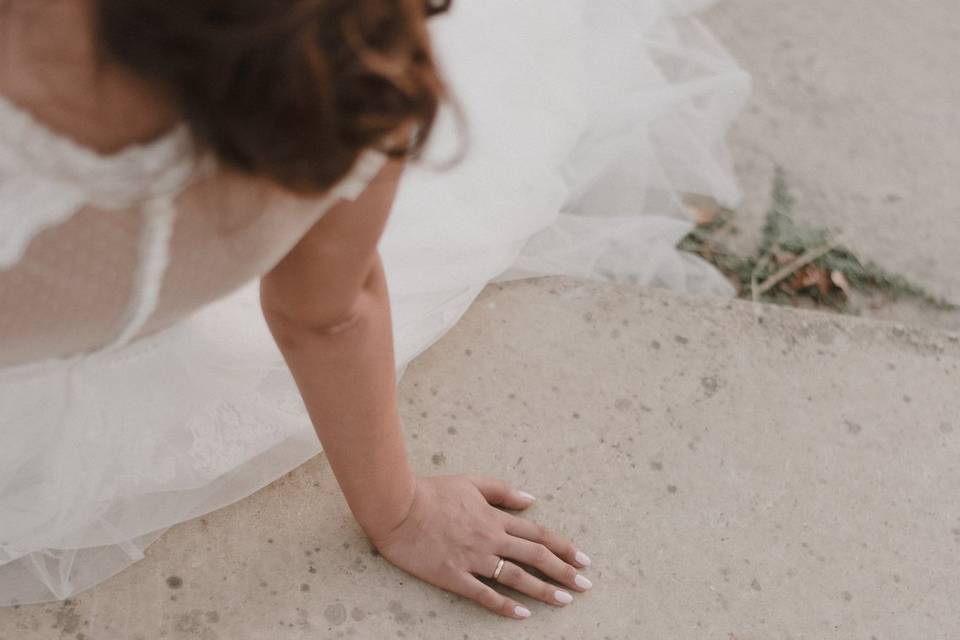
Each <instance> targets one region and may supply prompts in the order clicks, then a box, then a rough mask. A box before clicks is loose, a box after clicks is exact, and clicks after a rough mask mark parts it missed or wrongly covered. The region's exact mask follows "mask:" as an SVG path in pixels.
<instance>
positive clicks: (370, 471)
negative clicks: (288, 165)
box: [260, 161, 415, 537]
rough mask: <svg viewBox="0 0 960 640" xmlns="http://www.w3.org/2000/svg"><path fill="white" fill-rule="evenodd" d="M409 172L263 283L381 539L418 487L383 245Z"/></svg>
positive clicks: (286, 345) (329, 437) (344, 215)
mask: <svg viewBox="0 0 960 640" xmlns="http://www.w3.org/2000/svg"><path fill="white" fill-rule="evenodd" d="M401 173H402V164H401V163H400V162H398V161H391V162H390V163H388V165H387V166H386V167H385V168H384V169H383V170H382V171H381V173H380V175H379V176H378V177H377V178H376V179H375V180H374V181H373V182H372V183H371V184H370V186H369V187H368V188H367V190H366V191H365V192H364V194H363V195H361V196H360V198H358V199H357V200H356V201H355V202H346V201H345V202H342V203H340V204H338V205H336V206H335V207H334V208H333V209H331V210H330V211H329V212H327V213H326V214H325V215H324V216H323V218H321V219H320V221H319V222H318V223H317V224H316V225H315V226H314V228H313V229H312V230H311V231H310V232H309V233H308V234H307V235H306V236H305V237H304V238H303V239H302V240H301V242H300V243H299V244H298V245H297V246H296V248H294V250H293V251H292V252H291V253H290V254H289V255H288V256H287V257H286V258H284V260H283V261H282V262H281V263H280V264H279V265H277V266H276V268H274V269H273V270H272V271H271V272H270V273H269V274H267V275H266V276H265V277H264V278H263V280H262V281H261V288H260V291H261V303H262V307H263V312H264V315H265V317H266V319H267V323H268V325H269V326H270V330H271V331H272V333H273V335H274V337H275V338H276V341H277V344H278V345H279V347H280V350H281V351H282V352H283V355H284V358H285V359H286V361H287V364H288V365H289V367H290V370H291V371H292V373H293V376H294V378H295V379H296V381H297V385H298V387H299V389H300V393H301V394H302V396H303V399H304V403H305V404H306V407H307V410H308V412H309V413H310V417H311V419H312V421H313V424H314V427H315V429H316V432H317V435H318V436H319V438H320V441H321V443H322V445H323V448H324V451H325V452H326V455H327V458H328V460H329V461H330V466H331V468H332V469H333V472H334V474H335V475H336V478H337V481H338V483H339V484H340V487H341V489H342V490H343V493H344V496H345V497H346V500H347V503H348V504H349V506H350V509H351V510H352V511H353V514H354V516H355V517H356V519H357V522H358V523H360V525H361V526H362V527H363V529H364V530H365V531H366V532H367V534H368V535H370V536H371V537H376V536H378V535H382V534H384V533H386V532H387V531H389V530H390V529H392V528H393V527H394V526H395V525H397V524H398V523H399V522H400V521H401V520H402V519H403V517H404V515H405V514H406V513H407V511H408V510H409V507H410V504H411V502H412V500H413V494H414V485H415V479H414V476H413V473H412V472H411V470H410V466H409V463H408V461H407V455H406V448H405V445H404V441H403V436H402V432H401V429H400V421H399V418H398V414H397V408H396V380H395V367H394V358H393V336H392V330H391V325H390V307H389V300H388V297H387V286H386V280H385V278H384V272H383V265H382V263H381V261H380V256H379V254H378V253H377V242H378V241H379V239H380V236H381V234H382V232H383V228H384V226H385V224H386V220H387V216H388V213H389V211H390V208H391V206H392V204H393V199H394V196H395V193H396V187H397V182H398V180H399V178H400V175H401Z"/></svg>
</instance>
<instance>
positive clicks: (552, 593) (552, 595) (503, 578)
mask: <svg viewBox="0 0 960 640" xmlns="http://www.w3.org/2000/svg"><path fill="white" fill-rule="evenodd" d="M497 582H499V583H500V584H502V585H505V586H507V587H510V588H511V589H516V590H517V591H519V592H520V593H525V594H527V595H528V596H530V597H532V598H536V599H537V600H540V601H542V602H546V603H547V604H552V605H565V604H570V603H571V602H573V596H571V595H570V594H569V593H568V592H566V591H564V590H563V589H558V588H557V587H556V586H554V585H552V584H548V583H546V582H544V581H543V580H540V579H539V578H536V577H534V576H532V575H530V574H529V573H528V572H527V571H524V570H523V569H522V568H520V567H518V566H517V565H515V564H514V563H512V562H509V561H507V562H504V563H503V569H501V570H500V576H499V577H498V578H497Z"/></svg>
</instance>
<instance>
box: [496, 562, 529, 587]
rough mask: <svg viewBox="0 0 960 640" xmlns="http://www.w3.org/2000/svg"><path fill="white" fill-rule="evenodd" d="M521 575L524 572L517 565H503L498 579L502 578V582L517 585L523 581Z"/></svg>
mask: <svg viewBox="0 0 960 640" xmlns="http://www.w3.org/2000/svg"><path fill="white" fill-rule="evenodd" d="M523 574H524V570H523V569H521V568H520V567H518V566H517V565H515V564H513V563H510V564H506V563H505V564H504V565H503V571H501V572H500V577H501V578H503V580H502V581H503V582H505V583H509V584H511V585H514V584H519V583H520V581H521V580H523Z"/></svg>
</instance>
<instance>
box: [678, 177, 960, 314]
mask: <svg viewBox="0 0 960 640" xmlns="http://www.w3.org/2000/svg"><path fill="white" fill-rule="evenodd" d="M795 204H796V201H795V200H794V198H793V195H792V194H791V193H790V189H789V187H788V185H787V180H786V176H785V174H784V172H783V170H782V169H777V172H776V175H775V176H774V180H773V189H772V203H771V205H770V209H769V210H768V211H767V217H766V223H765V224H764V227H763V237H762V239H761V241H760V244H759V246H758V247H757V249H756V251H755V252H754V254H753V255H750V256H747V257H743V256H739V255H736V254H735V253H733V252H731V251H730V250H728V249H727V248H726V247H725V246H724V244H723V240H722V236H723V235H724V234H727V233H736V226H735V224H734V222H733V220H734V212H733V211H730V210H728V209H718V208H713V209H700V212H701V213H702V214H704V215H701V216H700V218H701V219H700V221H699V224H698V225H697V227H696V228H694V230H693V231H691V232H690V234H688V235H687V236H686V237H685V238H684V239H683V240H681V241H680V243H679V244H678V247H679V248H680V249H681V250H683V251H688V252H690V253H695V254H697V255H699V256H700V257H702V258H703V259H704V260H706V261H707V262H709V263H711V264H713V265H714V266H715V267H717V269H719V270H720V271H721V272H722V273H724V274H725V275H726V276H727V277H728V278H729V279H730V281H731V282H732V283H733V285H734V286H735V287H736V288H737V291H738V294H739V295H740V297H742V298H748V299H753V300H757V301H761V302H769V303H773V304H783V305H800V304H806V305H807V306H809V305H810V304H811V303H812V304H813V306H816V307H821V308H830V309H834V310H836V311H841V312H853V310H852V309H850V293H851V291H852V290H853V289H856V290H859V291H864V292H871V293H879V294H882V295H883V296H885V297H887V298H888V299H891V300H896V299H900V298H913V299H916V300H919V301H921V302H922V303H924V304H927V305H929V306H931V307H933V308H935V309H938V310H942V311H956V310H958V309H960V307H958V306H957V305H956V304H954V303H952V302H949V301H947V300H944V299H943V298H940V297H937V296H934V295H932V294H931V293H930V292H928V291H927V290H925V289H924V288H923V287H921V286H919V285H917V284H915V283H913V282H910V281H909V280H907V279H906V278H904V277H903V276H900V275H898V274H895V273H892V272H890V271H887V270H886V269H884V268H883V267H881V266H880V265H878V264H876V263H875V262H872V261H867V262H864V261H862V260H861V259H860V258H858V257H857V256H856V255H854V253H853V252H852V251H850V249H848V248H846V247H844V246H843V245H842V244H841V243H840V242H839V240H837V239H836V238H833V237H832V236H831V234H830V232H829V231H827V230H826V229H821V228H815V227H808V226H803V225H800V224H797V223H796V222H795V221H794V220H793V209H794V206H795Z"/></svg>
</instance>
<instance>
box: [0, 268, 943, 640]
mask: <svg viewBox="0 0 960 640" xmlns="http://www.w3.org/2000/svg"><path fill="white" fill-rule="evenodd" d="M958 372H960V340H958V336H957V335H955V334H949V333H935V332H928V331H922V330H917V329H906V328H903V327H900V326H897V325H892V324H891V325H888V324H882V323H878V322H873V321H865V320H858V319H852V318H842V317H833V316H827V315H823V314H808V313H798V312H795V311H785V310H782V309H777V308H771V307H754V306H753V305H751V304H749V303H744V302H730V301H726V300H714V299H694V298H684V297H678V296H675V295H672V294H669V293H660V292H644V293H638V292H636V291H632V290H628V289H624V288H616V287H612V286H601V285H594V284H577V283H573V282H571V281H566V280H561V279H546V280H539V281H533V282H530V281H527V282H517V283H511V284H509V285H497V286H491V287H489V288H488V289H487V290H486V291H485V292H484V294H483V295H482V296H481V298H480V299H479V300H478V302H477V303H476V304H475V305H474V307H473V308H472V309H471V311H470V312H469V313H468V314H467V315H466V316H465V317H464V319H463V320H462V321H461V322H460V323H459V324H458V325H457V326H456V327H455V329H454V330H453V331H452V332H451V333H450V334H449V335H448V336H447V337H445V338H444V339H443V340H442V341H441V342H440V343H438V344H437V345H436V346H435V347H434V348H432V349H431V350H429V351H428V352H427V353H425V354H424V355H423V356H422V357H420V358H419V359H417V360H416V361H415V362H414V363H413V364H412V365H411V366H410V368H409V370H408V371H407V373H406V375H405V377H404V378H403V380H402V382H401V387H402V393H401V405H402V412H403V417H404V422H405V425H406V427H405V428H406V430H407V432H408V442H409V444H410V451H411V456H412V459H413V462H414V465H415V467H416V468H417V469H418V470H419V472H421V473H428V474H431V473H484V474H490V475H496V476H500V477H503V478H507V479H509V480H511V481H513V482H515V483H516V484H517V485H518V486H519V487H520V488H522V489H525V490H527V491H530V492H531V493H533V494H534V495H537V496H538V498H539V500H538V502H537V504H536V505H535V506H534V507H532V508H531V509H530V511H529V512H528V514H527V516H526V517H529V518H531V519H534V520H536V521H538V522H541V523H543V524H546V525H548V526H550V527H553V528H555V529H557V530H559V531H560V532H562V533H564V534H565V535H567V536H569V537H570V538H572V539H573V540H574V541H575V542H576V543H577V544H578V545H579V546H580V547H581V548H582V549H583V550H584V551H586V552H587V553H589V554H590V555H591V556H592V558H593V565H592V566H591V567H590V568H589V569H588V570H587V571H586V572H585V573H586V575H588V576H589V577H590V578H591V579H593V580H594V582H595V585H596V586H595V588H594V589H593V590H592V591H590V592H588V593H586V594H582V595H577V596H576V599H575V601H574V603H573V604H571V605H569V606H568V607H566V608H553V607H550V606H547V605H543V604H540V603H538V602H535V601H532V600H531V599H529V598H526V597H524V596H519V599H520V600H521V601H523V602H525V603H527V604H528V606H529V607H530V608H531V609H532V611H533V616H532V618H531V619H529V620H527V621H523V622H518V621H513V620H507V619H503V618H498V617H496V616H494V615H492V614H490V613H488V612H486V611H485V610H483V609H481V608H480V607H479V606H476V605H474V604H473V603H471V602H469V601H466V600H463V599H461V598H459V597H456V596H452V595H449V594H447V593H445V592H442V591H440V590H438V589H435V588H433V587H430V586H429V585H426V584H424V583H421V582H418V581H417V580H415V579H412V578H410V577H409V576H407V575H406V574H404V573H403V572H401V571H399V570H397V569H396V568H394V567H392V566H391V565H389V564H388V563H386V562H385V561H384V560H383V559H382V558H379V557H377V556H376V555H374V554H373V553H372V552H371V548H370V545H369V544H368V543H367V541H366V540H365V539H364V537H363V536H362V535H361V533H360V531H359V530H358V528H357V527H356V525H355V524H354V522H353V521H352V519H351V517H350V515H349V512H348V511H347V509H346V506H345V504H344V503H343V500H342V498H341V497H340V494H339V492H338V489H337V486H336V483H335V481H334V478H333V477H332V475H331V473H330V470H329V467H328V466H327V464H326V463H325V461H324V458H323V456H319V457H318V458H315V459H314V460H312V461H311V462H310V463H308V464H306V465H304V466H303V467H301V468H299V469H296V470H295V471H293V472H292V473H290V474H289V475H287V476H286V477H284V478H283V479H281V480H279V481H277V482H276V483H274V484H273V485H271V486H269V487H267V488H266V489H264V490H262V491H260V492H258V493H256V494H254V495H253V496H251V497H250V498H248V499H246V500H243V501H241V502H239V503H237V504H234V505H232V506H230V507H227V508H225V509H222V510H220V511H217V512H214V513H212V514H209V515H208V516H206V517H204V518H201V519H197V520H193V521H191V522H188V523H185V524H182V525H180V526H177V527H174V528H173V529H171V530H170V531H169V532H168V533H167V534H166V535H165V536H164V537H162V538H161V539H160V540H159V541H158V542H156V543H155V544H154V545H153V546H151V547H150V548H149V549H148V552H147V558H146V559H145V560H143V561H141V562H139V563H138V564H136V565H134V566H132V567H130V568H129V569H128V570H126V571H124V572H122V573H121V574H119V575H118V576H116V577H114V578H113V579H111V580H109V581H107V582H106V583H104V584H103V585H101V586H100V587H97V588H95V589H92V590H89V591H87V592H84V593H82V594H80V595H79V596H78V597H76V598H75V599H73V600H72V601H69V602H67V603H62V604H61V603H57V604H47V605H37V606H29V607H28V606H24V607H20V608H18V609H12V608H7V609H0V638H2V639H3V640H39V639H43V640H48V639H52V638H64V639H66V638H68V639H70V640H115V639H122V640H154V639H155V638H167V639H170V640H181V639H183V640H187V639H189V640H196V639H199V640H227V639H230V640H234V639H247V638H255V639H259V638H264V639H267V638H269V639H271V640H288V639H300V638H311V639H328V638H329V639H339V638H356V639H358V640H366V639H376V640H380V639H385V638H408V639H415V638H421V639H425V640H433V639H436V640H488V639H489V640H493V639H501V638H510V639H525V638H530V639H533V638H537V639H539V638H551V639H564V638H565V639H567V640H581V639H588V638H589V639H594V638H596V639H598V640H605V639H610V640H614V639H616V640H633V639H635V638H677V639H686V638H709V639H714V640H734V639H736V640H753V639H761V638H762V639H765V640H766V639H774V638H776V639H784V640H786V639H793V640H800V639H817V640H823V639H828V638H862V639H864V640H867V639H870V638H877V639H878V640H883V639H888V638H889V639H905V638H917V639H920V638H922V639H923V640H938V639H948V638H955V637H956V630H957V629H958V628H960V610H958V608H957V602H958V599H960V572H958V570H957V569H958V561H957V557H958V552H960V504H958V499H957V496H958V495H960V462H958V461H960V457H958V454H960V397H958V394H957V393H956V389H957V380H958Z"/></svg>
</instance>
